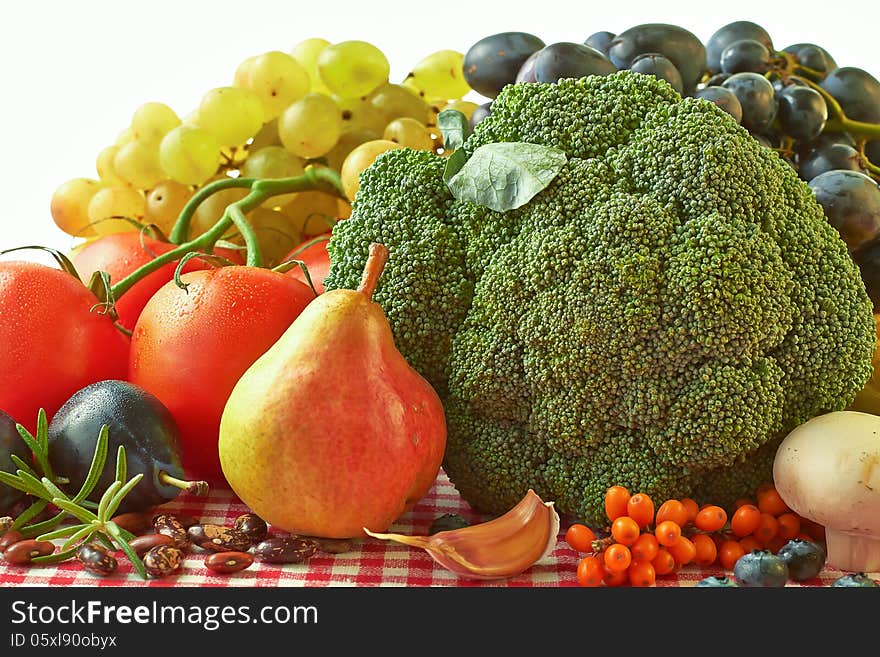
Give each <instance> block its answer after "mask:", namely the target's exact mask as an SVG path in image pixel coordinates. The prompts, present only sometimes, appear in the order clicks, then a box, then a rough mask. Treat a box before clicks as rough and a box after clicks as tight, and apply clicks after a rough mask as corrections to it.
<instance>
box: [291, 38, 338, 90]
mask: <svg viewBox="0 0 880 657" xmlns="http://www.w3.org/2000/svg"><path fill="white" fill-rule="evenodd" d="M329 45H330V42H329V41H327V40H326V39H318V38H315V39H306V40H305V41H300V42H299V43H298V44H296V45H295V46H294V47H293V50H291V51H290V54H291V55H293V58H294V59H295V60H296V61H298V62H299V63H300V64H301V65H302V67H303V68H304V69H305V70H306V73H308V74H309V80H310V81H311V83H312V85H311V90H312V91H313V92H316V93H320V94H324V95H326V96H329V95H330V90H329V89H327V86H326V85H325V84H324V81H323V80H321V76H320V75H318V55H320V54H321V51H322V50H324V48H326V47H327V46H329Z"/></svg>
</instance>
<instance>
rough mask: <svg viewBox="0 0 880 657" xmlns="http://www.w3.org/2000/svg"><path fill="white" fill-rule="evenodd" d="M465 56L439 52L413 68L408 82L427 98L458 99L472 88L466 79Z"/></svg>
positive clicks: (450, 51)
mask: <svg viewBox="0 0 880 657" xmlns="http://www.w3.org/2000/svg"><path fill="white" fill-rule="evenodd" d="M463 62H464V55H463V54H461V53H460V52H456V51H455V50H438V51H437V52H435V53H432V54H430V55H428V56H427V57H425V58H424V59H422V60H421V61H420V62H419V63H418V64H416V65H415V67H413V70H412V73H410V74H409V76H408V78H407V80H409V81H411V83H412V84H413V85H415V87H416V88H418V89H420V90H421V91H423V92H424V93H425V97H426V98H444V99H458V98H461V97H462V96H464V95H465V94H467V93H468V92H469V91H470V90H471V88H470V86H468V83H467V82H466V81H465V79H464V73H463V71H462V64H463Z"/></svg>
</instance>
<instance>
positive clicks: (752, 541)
mask: <svg viewBox="0 0 880 657" xmlns="http://www.w3.org/2000/svg"><path fill="white" fill-rule="evenodd" d="M739 544H740V547H742V549H743V554H745V553H746V552H751V551H752V550H763V549H764V544H763V543H761V541H759V540H758V539H757V538H755V537H754V536H752V535H751V534H749V535H748V536H743V537H742V538H741V539H739Z"/></svg>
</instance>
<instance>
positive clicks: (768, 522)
mask: <svg viewBox="0 0 880 657" xmlns="http://www.w3.org/2000/svg"><path fill="white" fill-rule="evenodd" d="M778 532H779V521H778V520H777V519H776V517H775V516H772V515H770V514H769V513H762V514H761V520H760V522H759V523H758V528H757V529H756V530H755V531H753V532H752V536H754V537H755V538H756V539H758V541H759V542H760V543H761V544H762V545H767V544H768V543H769V542H770V541H771V540H773V537H774V536H776V534H777V533H778Z"/></svg>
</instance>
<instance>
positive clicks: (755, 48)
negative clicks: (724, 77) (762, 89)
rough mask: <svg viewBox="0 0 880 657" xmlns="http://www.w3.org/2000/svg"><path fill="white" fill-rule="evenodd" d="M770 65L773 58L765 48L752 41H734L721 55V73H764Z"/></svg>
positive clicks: (758, 42) (759, 43)
mask: <svg viewBox="0 0 880 657" xmlns="http://www.w3.org/2000/svg"><path fill="white" fill-rule="evenodd" d="M772 64H773V57H772V55H771V54H770V51H769V50H768V49H767V46H765V45H764V44H763V43H761V42H760V41H755V40H754V39H739V40H738V41H734V42H733V43H731V44H730V45H729V46H727V47H726V48H725V49H724V50H723V51H722V53H721V71H722V72H723V73H745V72H747V71H751V72H752V73H766V72H767V71H769V70H770V67H771V66H772Z"/></svg>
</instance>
